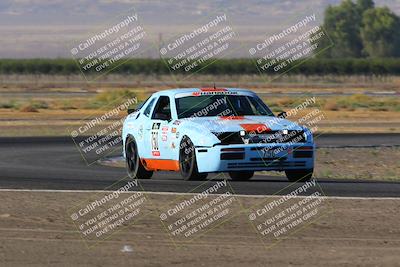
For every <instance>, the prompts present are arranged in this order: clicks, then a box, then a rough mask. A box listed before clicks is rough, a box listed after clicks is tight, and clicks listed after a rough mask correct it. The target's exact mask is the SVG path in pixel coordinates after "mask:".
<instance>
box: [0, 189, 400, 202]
mask: <svg viewBox="0 0 400 267" xmlns="http://www.w3.org/2000/svg"><path fill="white" fill-rule="evenodd" d="M1 192H34V193H112V192H115V191H112V190H51V189H0V193H1ZM136 192H139V191H128V192H121V193H122V194H127V193H128V194H129V193H136ZM140 192H141V193H144V194H148V195H181V196H193V195H197V194H199V193H178V192H152V191H140ZM212 195H213V196H221V194H212ZM232 196H235V197H245V198H265V197H276V198H281V197H282V196H284V195H237V194H233V195H232ZM306 197H307V196H294V198H306ZM320 198H326V199H344V200H345V199H349V200H351V199H353V200H400V197H339V196H322V197H320Z"/></svg>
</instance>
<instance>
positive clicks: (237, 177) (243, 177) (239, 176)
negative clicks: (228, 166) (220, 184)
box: [229, 171, 254, 181]
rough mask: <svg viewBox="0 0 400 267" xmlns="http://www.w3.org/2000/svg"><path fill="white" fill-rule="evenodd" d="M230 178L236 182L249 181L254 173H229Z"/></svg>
mask: <svg viewBox="0 0 400 267" xmlns="http://www.w3.org/2000/svg"><path fill="white" fill-rule="evenodd" d="M229 176H230V177H231V178H232V180H234V181H247V180H250V178H251V177H253V176H254V172H253V171H241V172H229Z"/></svg>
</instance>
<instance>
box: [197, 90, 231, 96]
mask: <svg viewBox="0 0 400 267" xmlns="http://www.w3.org/2000/svg"><path fill="white" fill-rule="evenodd" d="M237 94H238V92H235V91H219V90H218V89H213V90H212V91H203V90H202V91H200V92H193V93H192V96H201V95H237Z"/></svg>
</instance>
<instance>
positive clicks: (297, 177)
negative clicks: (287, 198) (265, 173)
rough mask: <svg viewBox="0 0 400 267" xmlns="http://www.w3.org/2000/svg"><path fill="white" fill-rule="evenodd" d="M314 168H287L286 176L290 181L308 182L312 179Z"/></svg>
mask: <svg viewBox="0 0 400 267" xmlns="http://www.w3.org/2000/svg"><path fill="white" fill-rule="evenodd" d="M313 172H314V169H305V170H287V171H285V173H286V177H287V178H288V180H289V181H290V182H307V181H310V179H311V177H312V175H313Z"/></svg>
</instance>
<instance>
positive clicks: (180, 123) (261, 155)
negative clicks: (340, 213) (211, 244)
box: [122, 88, 315, 181]
mask: <svg viewBox="0 0 400 267" xmlns="http://www.w3.org/2000/svg"><path fill="white" fill-rule="evenodd" d="M128 113H129V115H128V116H127V118H126V119H125V121H124V125H123V129H122V140H123V156H124V157H125V159H126V167H127V171H128V174H129V176H131V177H132V178H138V179H149V178H150V177H151V176H152V175H153V172H154V171H179V172H180V173H181V175H182V177H183V178H184V179H185V180H201V179H205V178H206V177H207V174H208V173H215V172H228V173H229V175H230V177H231V178H232V179H233V180H249V179H250V178H251V177H252V176H253V175H254V172H255V171H285V173H286V176H287V178H288V179H289V180H290V181H306V180H309V179H310V178H311V176H312V173H313V169H314V150H315V145H314V141H313V136H312V133H311V132H310V131H309V130H308V129H307V128H305V127H302V126H299V125H298V124H296V123H294V122H291V121H289V120H286V119H285V118H284V117H285V113H284V112H283V113H281V114H279V115H278V116H275V115H274V114H273V113H272V111H271V110H270V109H269V108H268V107H267V105H265V104H264V103H263V101H262V100H261V99H260V98H259V97H258V96H257V95H256V94H255V93H254V92H251V91H249V90H244V89H233V88H188V89H173V90H165V91H160V92H157V93H154V94H153V95H152V96H151V97H149V98H148V99H147V100H146V101H145V102H144V103H143V105H141V107H140V108H138V109H137V110H128Z"/></svg>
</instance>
